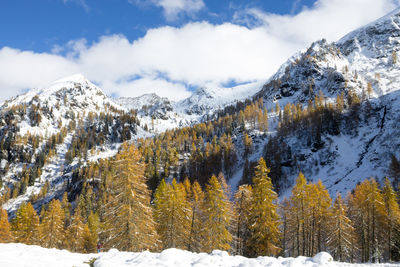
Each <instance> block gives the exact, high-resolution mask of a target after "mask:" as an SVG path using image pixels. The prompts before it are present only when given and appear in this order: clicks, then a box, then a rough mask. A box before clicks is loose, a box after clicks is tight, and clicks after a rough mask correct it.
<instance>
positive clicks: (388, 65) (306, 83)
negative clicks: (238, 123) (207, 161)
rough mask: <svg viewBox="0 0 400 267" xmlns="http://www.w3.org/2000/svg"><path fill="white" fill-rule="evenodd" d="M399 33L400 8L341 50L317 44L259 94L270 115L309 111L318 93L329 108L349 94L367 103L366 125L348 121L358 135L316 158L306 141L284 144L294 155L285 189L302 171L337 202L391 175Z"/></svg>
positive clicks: (398, 144)
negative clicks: (294, 107) (288, 108)
mask: <svg viewBox="0 0 400 267" xmlns="http://www.w3.org/2000/svg"><path fill="white" fill-rule="evenodd" d="M399 26H400V9H396V10H394V11H393V12H391V13H390V14H388V15H386V16H384V17H382V18H380V19H378V20H377V21H375V22H372V23H370V24H368V25H366V26H364V27H361V28H360V29H357V30H355V31H353V32H351V33H349V34H348V35H346V36H345V37H343V38H342V39H340V40H339V41H338V42H336V43H327V42H326V41H325V40H321V41H317V42H315V43H313V44H312V45H311V47H310V48H308V49H307V50H304V51H303V52H301V53H298V54H296V55H295V56H293V57H292V58H290V59H289V60H288V61H287V62H286V63H285V64H283V65H282V67H281V68H280V69H279V71H278V72H277V73H276V74H275V75H274V76H272V77H271V78H270V79H269V80H268V82H267V83H266V84H265V85H264V86H263V88H262V90H261V91H260V92H259V93H257V94H256V96H255V97H256V98H259V97H262V98H263V99H264V103H265V104H266V105H267V106H268V108H269V109H270V108H272V107H275V106H276V104H277V103H279V104H280V106H281V107H282V108H283V106H284V105H286V104H287V103H295V104H296V103H301V104H303V105H307V101H309V100H310V99H313V98H314V97H315V95H318V93H319V91H321V92H322V93H323V94H324V96H325V97H326V98H327V101H328V102H329V101H332V100H333V98H335V97H336V96H337V95H338V94H340V93H341V92H343V93H344V95H345V97H346V95H347V94H348V93H349V92H350V91H353V92H356V93H357V94H358V95H359V96H360V98H361V99H363V98H364V99H366V100H367V101H366V102H364V103H363V104H362V105H361V113H360V121H358V122H355V121H350V122H347V124H348V125H347V126H346V128H347V129H353V130H354V129H356V130H355V131H351V130H350V131H342V132H341V133H340V134H339V135H330V134H325V135H324V136H322V143H323V146H322V148H319V149H318V150H316V151H315V149H313V147H312V146H310V144H308V143H307V140H306V139H307V138H306V137H299V136H289V137H287V138H285V140H284V143H285V145H288V146H289V148H290V153H291V158H290V159H288V161H287V162H286V163H285V165H286V166H283V175H284V176H286V177H285V178H286V179H287V183H286V186H289V187H290V185H292V184H293V181H294V179H295V177H296V176H297V174H298V172H299V171H302V172H304V173H305V174H306V176H307V177H308V178H309V179H311V180H314V181H316V180H317V179H321V180H322V181H323V182H324V184H325V185H326V186H327V187H328V188H329V189H330V192H331V193H332V194H333V195H335V194H336V192H338V191H339V192H342V193H346V192H347V191H348V190H351V189H353V188H354V187H355V185H356V184H357V182H359V181H361V180H363V179H365V178H369V177H376V178H378V180H379V179H382V178H383V177H384V176H386V175H387V170H388V166H389V163H390V157H391V155H392V154H394V155H396V156H397V157H399V156H400V154H399V151H400V150H399V148H400V139H399V138H398V136H400V131H399V127H398V125H399V122H400V113H399V112H400V91H399V89H400V79H399V77H400V63H399V62H398V60H397V57H398V53H399V51H400V27H399ZM368 86H371V87H372V92H370V94H369V93H368V92H367V91H368V90H367V88H368ZM368 112H371V113H372V114H371V116H367V115H366V114H367V113H368ZM271 117H273V114H271ZM273 121H274V120H272V119H271V122H272V123H271V125H274V123H273ZM273 130H274V129H272V134H273ZM308 142H309V141H308ZM313 150H314V151H313Z"/></svg>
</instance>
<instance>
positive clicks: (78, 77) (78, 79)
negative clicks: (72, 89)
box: [52, 73, 90, 84]
mask: <svg viewBox="0 0 400 267" xmlns="http://www.w3.org/2000/svg"><path fill="white" fill-rule="evenodd" d="M66 82H73V83H89V82H90V81H89V80H88V79H86V77H85V76H83V74H80V73H76V74H73V75H70V76H67V77H64V78H61V79H58V80H55V81H54V82H52V84H56V83H66Z"/></svg>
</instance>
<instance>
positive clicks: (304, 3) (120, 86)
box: [0, 0, 399, 100]
mask: <svg viewBox="0 0 400 267" xmlns="http://www.w3.org/2000/svg"><path fill="white" fill-rule="evenodd" d="M398 5H399V0H279V1H278V0H236V1H234V0H231V1H229V0H107V1H106V0H2V1H0V25H1V26H0V100H4V99H7V98H9V97H11V96H14V95H16V94H20V93H22V92H24V91H26V90H28V89H29V88H33V87H42V86H46V85H47V84H49V83H50V82H51V81H53V80H56V79H59V78H62V77H64V76H68V75H72V74H75V73H82V74H83V75H85V76H86V77H87V78H88V79H90V80H91V81H93V82H95V83H96V84H98V85H99V86H100V87H101V88H102V89H103V90H104V91H105V92H106V93H108V94H109V95H114V96H139V95H141V94H144V93H157V94H159V95H160V96H163V97H169V98H171V99H173V100H179V99H182V98H184V97H187V96H188V95H190V93H191V91H193V90H194V89H196V88H198V87H203V86H207V87H221V88H223V87H226V86H234V85H237V84H243V83H255V84H256V83H259V82H260V81H265V80H267V79H268V78H269V77H270V76H271V75H273V74H274V72H276V70H277V69H278V68H279V66H280V65H281V64H282V63H284V62H285V60H286V59H287V58H288V57H290V56H291V55H293V54H294V53H296V52H297V51H299V50H301V49H305V48H307V46H309V45H310V44H311V43H312V42H313V41H316V40H319V39H322V38H326V39H328V41H336V40H337V39H339V38H340V37H342V36H343V35H345V34H346V33H348V32H349V31H351V30H354V29H356V28H358V27H360V26H362V25H364V24H366V23H369V22H371V21H373V20H375V19H377V18H379V17H381V16H383V15H385V14H386V13H388V12H390V11H391V10H393V9H394V8H396V7H397V6H398Z"/></svg>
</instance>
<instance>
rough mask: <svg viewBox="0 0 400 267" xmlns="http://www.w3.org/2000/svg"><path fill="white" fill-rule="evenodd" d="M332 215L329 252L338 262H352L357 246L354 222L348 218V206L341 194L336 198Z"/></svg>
mask: <svg viewBox="0 0 400 267" xmlns="http://www.w3.org/2000/svg"><path fill="white" fill-rule="evenodd" d="M331 214H332V217H331V218H330V220H329V221H330V223H329V226H330V229H329V231H328V233H329V235H328V240H327V241H328V247H329V250H330V251H331V252H332V254H333V257H334V258H335V259H336V260H338V261H348V260H351V259H352V258H353V252H354V246H355V244H354V241H355V232H354V227H353V225H352V221H351V220H350V218H349V217H348V216H347V205H346V204H345V203H344V201H343V199H342V196H341V195H340V194H338V195H337V197H336V200H335V202H334V204H333V207H332V213H331Z"/></svg>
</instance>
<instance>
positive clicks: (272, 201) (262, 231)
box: [249, 158, 281, 256]
mask: <svg viewBox="0 0 400 267" xmlns="http://www.w3.org/2000/svg"><path fill="white" fill-rule="evenodd" d="M268 173H269V169H268V168H267V166H266V164H265V161H264V159H263V158H260V160H259V162H258V166H257V167H256V171H255V176H254V177H253V194H252V200H251V209H250V214H249V216H250V217H249V227H250V239H249V242H250V244H251V247H252V250H253V253H252V254H253V256H255V255H269V256H270V255H277V254H278V252H279V251H280V248H279V242H280V238H281V232H280V229H279V226H280V218H279V215H278V211H277V208H278V205H277V203H276V202H277V199H278V195H277V194H276V192H275V191H274V189H273V185H272V182H271V178H269V177H268Z"/></svg>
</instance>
